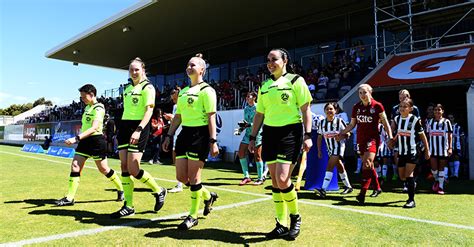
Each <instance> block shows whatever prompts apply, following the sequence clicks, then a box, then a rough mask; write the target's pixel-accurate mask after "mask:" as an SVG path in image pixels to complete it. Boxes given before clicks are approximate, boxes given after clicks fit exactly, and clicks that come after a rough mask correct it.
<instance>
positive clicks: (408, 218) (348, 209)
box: [298, 200, 474, 230]
mask: <svg viewBox="0 0 474 247" xmlns="http://www.w3.org/2000/svg"><path fill="white" fill-rule="evenodd" d="M298 202H299V203H303V204H309V205H313V206H319V207H327V208H333V209H338V210H343V211H349V212H355V213H361V214H369V215H377V216H382V217H387V218H392V219H400V220H409V221H415V222H422V223H428V224H432V225H439V226H449V227H454V228H460V229H466V230H474V226H466V225H458V224H453V223H448V222H442V221H434V220H424V219H418V218H412V217H407V216H401V215H396V214H386V213H378V212H371V211H366V210H361V209H355V208H346V207H341V206H336V205H329V204H323V203H317V202H310V201H306V200H299V201H298Z"/></svg>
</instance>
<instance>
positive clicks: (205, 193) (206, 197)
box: [201, 186, 211, 201]
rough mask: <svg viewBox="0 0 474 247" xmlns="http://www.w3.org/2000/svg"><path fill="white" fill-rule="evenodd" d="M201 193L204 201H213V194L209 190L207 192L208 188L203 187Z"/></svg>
mask: <svg viewBox="0 0 474 247" xmlns="http://www.w3.org/2000/svg"><path fill="white" fill-rule="evenodd" d="M201 191H202V199H203V200H206V201H207V200H209V199H211V192H209V190H207V189H206V187H204V186H202V188H201Z"/></svg>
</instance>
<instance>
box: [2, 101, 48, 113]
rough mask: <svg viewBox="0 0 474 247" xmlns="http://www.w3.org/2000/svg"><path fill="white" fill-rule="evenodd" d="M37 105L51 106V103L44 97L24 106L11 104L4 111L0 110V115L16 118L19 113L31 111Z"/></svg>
mask: <svg viewBox="0 0 474 247" xmlns="http://www.w3.org/2000/svg"><path fill="white" fill-rule="evenodd" d="M38 105H47V106H52V105H53V103H52V102H51V100H46V99H45V98H44V97H41V98H39V99H37V100H35V102H33V103H26V104H13V105H10V106H9V107H7V108H5V109H0V115H7V116H16V115H18V114H20V113H23V112H26V111H28V110H31V109H32V108H33V107H35V106H38Z"/></svg>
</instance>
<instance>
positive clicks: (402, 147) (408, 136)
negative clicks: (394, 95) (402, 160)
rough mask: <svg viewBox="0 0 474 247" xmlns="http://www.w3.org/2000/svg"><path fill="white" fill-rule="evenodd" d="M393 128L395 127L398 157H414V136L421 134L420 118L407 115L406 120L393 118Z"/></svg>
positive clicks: (400, 117)
mask: <svg viewBox="0 0 474 247" xmlns="http://www.w3.org/2000/svg"><path fill="white" fill-rule="evenodd" d="M395 126H397V147H398V154H399V155H410V156H416V140H415V138H416V136H417V135H419V134H421V133H423V131H424V129H423V126H422V125H421V121H420V118H418V117H417V116H415V115H413V114H409V115H408V116H407V117H406V118H404V117H402V116H401V115H400V116H396V117H395Z"/></svg>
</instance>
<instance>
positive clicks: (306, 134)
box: [304, 132, 313, 138]
mask: <svg viewBox="0 0 474 247" xmlns="http://www.w3.org/2000/svg"><path fill="white" fill-rule="evenodd" d="M304 136H306V137H309V138H312V137H313V135H312V134H311V132H305V133H304Z"/></svg>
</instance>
